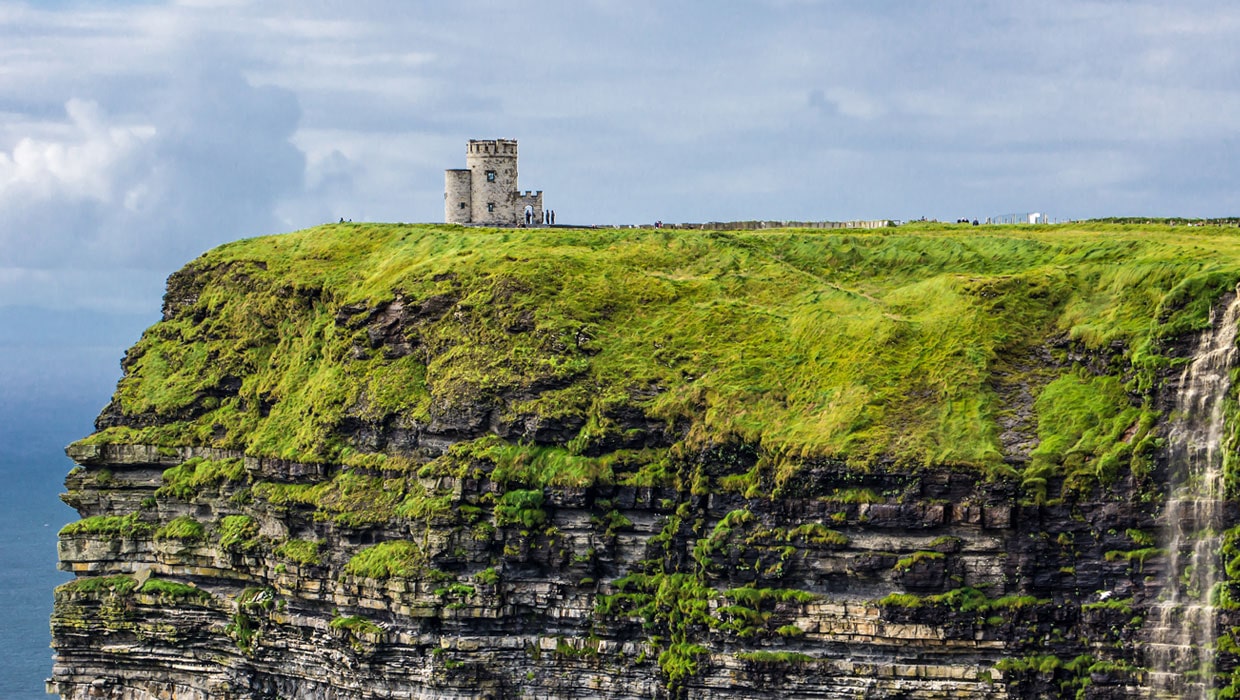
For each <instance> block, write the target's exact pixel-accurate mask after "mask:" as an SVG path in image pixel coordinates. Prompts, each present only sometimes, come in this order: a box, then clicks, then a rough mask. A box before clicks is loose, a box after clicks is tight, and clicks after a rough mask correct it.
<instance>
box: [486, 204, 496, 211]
mask: <svg viewBox="0 0 1240 700" xmlns="http://www.w3.org/2000/svg"><path fill="white" fill-rule="evenodd" d="M487 211H488V212H491V213H495V203H494V202H487Z"/></svg>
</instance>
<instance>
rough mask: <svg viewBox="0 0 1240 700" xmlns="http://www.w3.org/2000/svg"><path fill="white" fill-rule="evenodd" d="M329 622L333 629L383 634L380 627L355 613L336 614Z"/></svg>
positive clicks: (355, 632)
mask: <svg viewBox="0 0 1240 700" xmlns="http://www.w3.org/2000/svg"><path fill="white" fill-rule="evenodd" d="M330 624H331V628H332V629H334V630H348V631H350V632H352V633H354V634H383V628H382V627H380V626H379V625H376V624H375V623H373V622H371V621H370V620H367V619H366V618H364V617H358V616H357V615H348V616H344V615H337V616H336V617H334V618H332V621H331V623H330Z"/></svg>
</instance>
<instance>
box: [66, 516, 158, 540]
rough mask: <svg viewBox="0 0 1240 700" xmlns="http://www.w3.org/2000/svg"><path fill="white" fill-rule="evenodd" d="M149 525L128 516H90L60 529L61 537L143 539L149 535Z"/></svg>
mask: <svg viewBox="0 0 1240 700" xmlns="http://www.w3.org/2000/svg"><path fill="white" fill-rule="evenodd" d="M151 529H152V528H151V524H150V523H147V522H145V521H143V520H139V519H138V514H137V513H130V514H129V515H92V516H90V517H88V518H82V519H81V520H78V521H76V522H72V523H69V524H68V525H65V526H64V527H62V528H61V529H60V534H61V535H62V536H63V535H107V536H109V537H144V536H146V535H149V534H151Z"/></svg>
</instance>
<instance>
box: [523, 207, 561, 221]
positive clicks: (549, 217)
mask: <svg viewBox="0 0 1240 700" xmlns="http://www.w3.org/2000/svg"><path fill="white" fill-rule="evenodd" d="M542 223H543V226H554V225H555V210H554V209H544V210H543V212H542ZM525 225H526V226H533V225H534V207H531V206H528V205H527V206H526V207H525Z"/></svg>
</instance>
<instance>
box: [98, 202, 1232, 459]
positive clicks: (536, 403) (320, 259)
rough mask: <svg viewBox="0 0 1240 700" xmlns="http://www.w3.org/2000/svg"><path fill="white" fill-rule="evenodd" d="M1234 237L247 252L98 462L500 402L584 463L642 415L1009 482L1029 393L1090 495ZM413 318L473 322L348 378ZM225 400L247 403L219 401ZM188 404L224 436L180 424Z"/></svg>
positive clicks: (238, 444) (143, 344) (696, 237)
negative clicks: (1005, 420)
mask: <svg viewBox="0 0 1240 700" xmlns="http://www.w3.org/2000/svg"><path fill="white" fill-rule="evenodd" d="M1235 231H1236V230H1235V229H1214V228H1188V227H1165V226H1156V225H1144V226H1142V225H1116V224H1107V225H1103V224H1094V225H1090V224H1083V225H1068V226H1055V227H1029V226H1021V227H986V228H982V229H977V228H972V227H957V226H940V225H911V226H904V227H900V228H898V229H887V230H883V231H874V232H847V233H839V232H830V233H827V232H821V231H797V230H785V231H759V232H737V233H717V232H689V231H676V232H671V231H661V232H660V231H649V230H645V231H635V230H618V231H612V230H603V231H589V230H552V231H546V230H504V231H496V230H486V229H464V228H458V227H449V226H423V225H419V226H409V225H380V224H373V225H371V224H343V225H331V226H324V227H320V228H316V229H310V230H306V231H299V232H296V233H292V234H287V235H282V236H273V237H264V238H256V239H251V240H246V241H240V242H237V243H233V244H229V245H225V246H222V247H220V248H217V249H215V250H213V251H210V252H208V253H206V254H205V255H203V256H202V257H200V258H199V259H197V260H195V261H193V262H192V263H190V267H191V268H194V269H197V270H200V271H203V274H202V277H203V279H205V280H207V285H206V287H205V288H204V290H203V291H202V293H201V295H200V297H199V299H198V301H197V303H196V305H195V307H194V308H192V309H188V310H187V311H186V312H184V313H181V314H179V315H178V316H177V317H176V318H174V319H172V320H170V321H166V322H163V323H160V324H157V325H155V326H154V327H152V328H151V329H149V330H148V331H147V332H146V334H145V335H144V336H143V338H142V340H141V341H140V342H139V343H138V345H137V346H136V347H135V348H134V349H133V350H131V352H130V367H129V371H128V372H127V375H126V377H125V378H124V379H123V380H122V381H121V384H120V386H119V387H118V392H117V398H118V400H119V401H120V405H121V406H122V408H123V410H124V411H125V412H126V413H128V414H131V415H134V414H141V413H154V414H157V415H158V416H161V417H162V421H163V424H162V425H159V426H156V427H153V428H147V429H144V430H133V429H127V428H126V429H117V428H114V429H110V430H108V431H105V432H104V433H103V434H100V435H97V436H95V437H94V438H92V439H93V440H100V441H118V442H148V443H154V444H178V443H183V442H193V443H198V444H215V445H219V446H223V447H234V448H241V449H245V450H247V451H248V452H250V453H252V454H261V455H273V456H281V457H285V458H291V459H300V460H308V461H348V460H349V459H355V458H356V455H353V454H352V453H353V449H352V448H351V447H349V446H348V445H345V444H344V443H343V442H342V441H341V440H340V439H339V437H338V435H336V434H334V426H336V425H337V423H338V422H339V421H340V419H341V417H342V416H344V415H353V416H358V417H360V418H362V419H369V420H379V419H382V418H383V417H384V416H390V415H393V414H402V415H405V416H408V417H411V418H413V419H416V420H418V421H420V422H426V421H428V420H430V419H431V418H432V417H433V415H437V414H440V413H443V412H445V411H447V412H451V411H453V410H457V409H464V408H468V407H469V406H470V405H472V404H476V403H478V402H483V403H485V402H488V401H493V400H495V399H496V397H500V396H506V397H510V400H507V401H505V402H503V403H502V405H501V410H503V411H504V412H505V413H506V414H507V415H510V416H513V415H537V416H541V417H544V418H554V417H557V416H559V417H563V416H581V417H585V418H587V419H588V421H587V423H586V426H585V428H583V429H582V432H581V434H580V435H579V436H578V439H577V440H574V441H573V442H572V443H570V445H569V448H570V451H583V450H586V451H588V449H589V446H590V445H591V444H592V441H595V440H597V439H598V438H599V437H600V436H603V435H606V434H607V433H608V431H614V430H616V429H617V427H616V426H615V425H613V424H612V423H611V421H610V419H609V418H608V415H609V409H611V408H614V407H616V406H618V405H622V404H625V403H630V404H636V405H638V406H640V407H641V408H642V409H643V410H645V411H646V412H647V413H648V414H650V415H653V416H656V417H659V418H662V419H666V420H668V421H669V422H670V421H680V422H681V423H682V424H686V425H688V426H689V430H688V433H687V434H686V436H685V444H686V445H688V446H690V447H693V446H700V445H705V444H709V443H711V442H719V441H723V440H726V439H740V440H744V441H748V442H750V443H755V444H759V445H760V446H761V449H762V452H763V453H764V454H766V455H771V456H775V458H776V460H778V459H781V458H784V457H788V458H794V459H792V460H790V461H795V458H799V457H805V456H822V457H833V458H840V459H846V460H849V461H850V462H852V463H854V464H858V465H860V464H864V463H869V462H871V461H873V460H875V459H889V460H894V461H895V462H896V463H902V464H930V465H937V464H948V465H965V466H977V467H982V468H996V467H999V466H1000V463H1001V457H1002V455H1001V447H1000V443H999V432H1000V429H999V427H998V421H999V418H1001V417H1002V415H1003V413H1004V412H1005V411H1008V410H1010V406H1008V405H1006V404H1005V402H1004V401H1003V400H1002V399H1001V396H1000V394H1001V393H1002V392H1004V391H1005V387H1006V388H1007V389H1013V390H1014V389H1015V388H1019V387H1021V386H1025V387H1028V388H1030V389H1031V390H1032V391H1033V392H1034V393H1037V394H1039V396H1038V400H1037V402H1036V404H1035V408H1036V411H1037V413H1038V415H1037V418H1038V425H1039V433H1040V437H1041V438H1042V446H1041V447H1040V448H1039V449H1038V450H1037V451H1036V452H1035V455H1034V457H1035V459H1034V463H1033V465H1032V466H1031V467H1030V469H1031V470H1033V471H1032V472H1031V476H1032V478H1034V479H1035V480H1036V479H1037V478H1041V477H1045V476H1049V475H1050V473H1051V472H1054V471H1055V469H1057V468H1060V467H1065V466H1066V468H1068V469H1083V468H1089V469H1098V468H1100V467H1098V466H1097V465H1100V464H1101V465H1105V464H1106V463H1107V461H1108V460H1110V462H1115V461H1116V460H1119V459H1123V458H1126V457H1127V456H1128V455H1129V454H1130V453H1131V448H1130V447H1126V446H1124V445H1121V444H1120V443H1125V444H1127V443H1126V441H1128V442H1130V441H1131V440H1132V434H1133V432H1134V428H1135V427H1140V431H1138V432H1140V433H1142V434H1143V433H1144V431H1145V430H1146V429H1147V428H1148V426H1149V424H1150V423H1151V422H1152V420H1153V414H1152V413H1151V411H1150V409H1149V407H1148V405H1143V404H1144V403H1145V399H1146V398H1147V394H1148V391H1149V390H1150V388H1151V382H1152V379H1153V377H1155V373H1156V371H1157V370H1158V369H1160V368H1162V367H1165V365H1166V364H1167V362H1168V360H1167V359H1166V358H1165V357H1162V356H1161V355H1160V354H1159V347H1160V346H1159V344H1158V341H1159V340H1160V339H1162V338H1173V337H1176V336H1179V335H1182V334H1184V333H1186V332H1188V331H1190V330H1193V329H1198V328H1202V327H1204V326H1205V325H1207V324H1208V318H1207V312H1208V307H1209V305H1210V303H1212V302H1213V301H1214V300H1215V299H1217V297H1218V296H1219V295H1220V294H1221V293H1222V292H1223V291H1225V290H1226V289H1228V288H1231V287H1233V286H1234V285H1235V284H1236V282H1237V280H1240V236H1237V234H1236V232H1235ZM398 294H400V295H403V296H404V297H405V298H407V299H409V300H410V303H416V302H418V301H419V300H425V299H427V298H429V297H432V296H434V295H437V294H447V295H451V296H452V297H453V298H455V299H456V300H457V301H456V305H455V306H454V307H453V308H452V309H451V310H450V311H449V312H448V313H447V314H446V315H445V316H443V317H442V318H440V319H438V320H436V321H434V322H433V323H427V324H425V325H423V326H420V327H419V328H418V330H417V337H416V341H417V347H416V349H415V352H414V353H413V354H411V355H408V356H406V357H402V358H399V359H395V360H388V359H384V357H383V356H382V354H381V353H377V352H372V353H370V356H369V357H367V358H366V359H354V354H353V353H351V351H350V349H351V348H352V347H354V346H357V345H360V346H365V344H366V343H365V330H364V329H360V328H349V327H348V326H347V324H344V323H338V322H337V321H336V314H337V312H338V311H339V309H340V308H341V307H342V306H344V305H346V304H358V303H360V304H363V305H365V306H367V307H373V306H375V305H377V304H379V303H382V302H385V301H390V300H392V299H393V298H394V297H395V296H396V295H398ZM1065 337H1067V338H1070V339H1071V340H1073V341H1075V345H1074V347H1076V348H1085V349H1087V350H1092V351H1096V352H1097V353H1098V354H1100V355H1106V354H1111V355H1114V354H1116V353H1122V358H1121V361H1120V362H1113V363H1111V365H1109V367H1110V368H1109V369H1108V370H1107V371H1109V372H1111V373H1112V375H1113V376H1099V375H1098V374H1097V372H1096V369H1095V370H1093V371H1091V370H1087V369H1083V368H1075V369H1074V368H1073V367H1072V366H1071V365H1072V363H1071V362H1068V361H1067V354H1066V352H1064V351H1058V359H1060V360H1062V361H1063V363H1062V365H1061V366H1058V367H1057V368H1055V369H1050V368H1048V367H1047V366H1046V363H1045V362H1041V363H1038V362H1034V361H1033V359H1032V358H1035V357H1038V356H1042V357H1045V356H1046V352H1045V348H1047V347H1048V344H1049V341H1050V339H1062V338H1065ZM1062 345H1063V344H1062V343H1059V344H1058V346H1059V347H1062ZM1039 353H1040V355H1039ZM228 376H232V377H238V378H241V379H242V386H241V390H240V392H239V394H238V395H237V396H235V397H234V396H227V395H225V396H221V397H219V398H215V397H212V396H211V394H212V389H213V387H217V386H218V385H220V384H221V381H222V380H223V379H224V378H225V377H228ZM1044 387H1046V388H1047V390H1043V388H1044ZM216 393H218V392H216ZM513 396H516V397H518V398H517V399H511V397H513ZM194 404H196V405H198V406H200V407H203V408H204V409H206V410H208V411H209V412H208V413H206V414H205V415H202V416H199V417H197V418H195V419H193V420H189V421H178V420H176V419H175V418H176V416H177V414H178V411H179V410H182V409H184V407H186V406H190V405H194ZM260 404H262V405H268V406H270V411H269V412H268V413H267V414H266V415H262V413H263V412H261V411H259V410H258V409H257V408H256V407H257V406H259V405H260ZM1117 445H1118V446H1119V447H1117ZM1111 467H1114V464H1110V465H1109V466H1108V467H1107V468H1111ZM1038 470H1041V471H1040V472H1039V471H1038Z"/></svg>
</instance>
